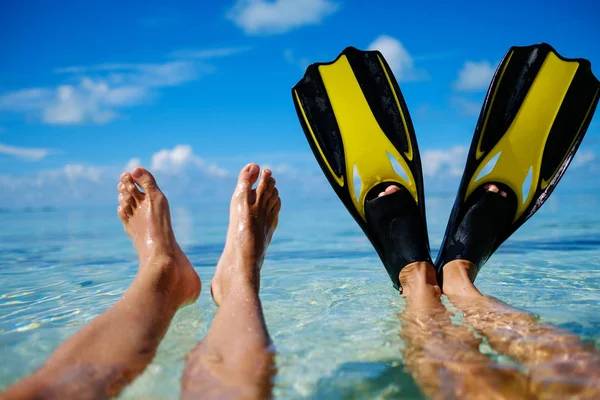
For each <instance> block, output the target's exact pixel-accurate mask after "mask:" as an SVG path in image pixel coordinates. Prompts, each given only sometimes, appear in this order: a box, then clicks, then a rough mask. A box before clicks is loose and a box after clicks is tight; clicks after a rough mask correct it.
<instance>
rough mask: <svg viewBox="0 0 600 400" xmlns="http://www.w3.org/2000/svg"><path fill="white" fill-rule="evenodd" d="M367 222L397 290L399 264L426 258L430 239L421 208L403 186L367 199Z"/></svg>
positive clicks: (401, 266) (425, 259)
mask: <svg viewBox="0 0 600 400" xmlns="http://www.w3.org/2000/svg"><path fill="white" fill-rule="evenodd" d="M365 210H366V217H367V222H368V224H369V226H370V227H371V228H372V229H373V231H374V232H375V233H376V235H377V238H376V239H377V241H378V244H379V246H376V247H379V248H380V249H381V251H382V252H383V259H384V260H383V261H384V264H385V268H386V269H387V272H388V274H389V275H390V278H391V279H392V282H393V283H394V287H395V288H396V289H398V290H400V291H402V288H401V287H400V280H399V274H400V271H401V270H402V268H404V267H405V266H406V265H408V264H410V263H413V262H416V261H429V262H431V256H430V253H429V240H428V237H427V228H426V226H425V220H424V218H423V216H422V215H421V209H420V208H419V207H418V206H417V204H416V203H415V200H414V199H413V197H412V196H411V194H410V193H409V192H408V191H407V190H406V189H404V188H401V189H400V190H399V191H397V192H394V193H392V194H388V195H385V196H382V197H377V198H375V199H373V200H367V201H366V205H365Z"/></svg>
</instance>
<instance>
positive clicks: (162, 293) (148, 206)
mask: <svg viewBox="0 0 600 400" xmlns="http://www.w3.org/2000/svg"><path fill="white" fill-rule="evenodd" d="M134 183H137V184H138V185H139V186H140V187H141V188H142V189H143V190H144V193H142V192H140V191H139V190H138V189H137V187H136V185H135V184H134ZM118 189H119V192H121V193H120V195H119V204H120V205H119V209H118V214H119V217H120V218H121V221H122V222H123V225H124V228H125V231H126V232H127V234H128V235H129V236H130V237H131V239H132V241H133V244H134V246H135V248H136V250H137V252H138V256H139V260H140V267H139V270H138V273H137V275H136V277H135V279H134V281H133V283H132V284H131V286H130V287H129V288H128V289H127V291H126V292H125V294H123V296H122V297H121V299H120V300H119V301H118V302H117V303H116V304H115V305H114V306H112V307H111V308H110V309H108V310H107V311H106V312H105V313H104V314H102V315H100V316H99V317H97V318H96V319H94V320H93V321H92V322H91V323H90V324H88V325H86V326H84V327H83V328H82V329H81V330H79V331H78V332H77V333H76V334H75V335H73V336H72V337H71V338H70V339H69V340H67V341H66V342H65V343H64V344H62V345H61V346H60V347H59V348H58V349H57V350H56V351H55V352H54V354H52V356H51V357H50V358H49V359H48V361H47V362H46V363H45V364H44V365H43V366H42V367H41V368H40V369H39V370H37V371H36V372H35V373H34V374H33V375H31V376H30V377H28V378H25V379H23V380H22V381H20V382H18V383H17V384H15V385H14V386H12V387H11V388H9V389H8V390H7V391H6V392H5V393H4V395H3V396H2V398H3V399H40V398H58V399H70V398H73V399H93V398H108V397H112V396H115V395H117V394H119V393H120V392H121V390H122V389H123V388H124V387H125V385H127V384H128V383H130V382H131V381H132V380H133V379H134V378H135V377H136V376H137V375H139V374H140V373H141V372H142V371H143V370H144V369H145V368H146V366H147V365H148V364H149V363H150V362H151V361H152V358H153V357H154V354H155V352H156V348H157V347H158V344H159V342H160V341H161V339H162V337H163V336H164V334H165V332H166V330H167V328H168V326H169V323H170V322H171V319H172V318H173V316H174V314H175V312H176V311H177V309H178V308H179V307H181V306H182V305H185V304H188V303H192V302H194V301H195V300H196V299H197V298H198V296H199V294H200V288H201V285H200V279H199V278H198V275H197V274H196V272H195V271H194V269H193V268H192V265H191V264H190V262H189V261H188V259H187V257H186V256H185V255H184V254H183V252H182V251H181V249H180V248H179V245H178V244H177V242H176V240H175V235H174V234H173V229H172V228H171V219H170V214H169V205H168V203H167V199H166V198H165V196H164V195H163V193H162V192H161V191H160V190H159V188H158V186H157V185H156V181H155V180H154V177H153V176H152V175H151V174H150V172H148V171H146V170H145V169H142V168H136V169H134V170H133V171H132V173H131V174H129V173H125V174H123V175H122V176H121V182H120V183H119V185H118Z"/></svg>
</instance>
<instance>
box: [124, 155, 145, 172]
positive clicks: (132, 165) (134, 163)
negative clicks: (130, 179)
mask: <svg viewBox="0 0 600 400" xmlns="http://www.w3.org/2000/svg"><path fill="white" fill-rule="evenodd" d="M141 165H142V160H140V159H139V158H132V159H131V160H129V161H127V164H125V168H124V170H125V171H132V170H133V169H134V168H136V167H140V166H141Z"/></svg>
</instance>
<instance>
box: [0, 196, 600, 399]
mask: <svg viewBox="0 0 600 400" xmlns="http://www.w3.org/2000/svg"><path fill="white" fill-rule="evenodd" d="M284 200H285V198H284ZM452 201H453V198H452V196H430V197H429V198H428V219H429V231H430V239H431V242H432V248H434V249H436V248H437V247H438V246H439V244H440V242H441V240H442V235H443V230H444V228H445V225H446V219H447V216H448V214H449V210H450V206H451V204H452ZM226 208H227V206H226V205H225V204H219V205H214V204H213V205H208V206H207V205H202V206H201V205H196V206H181V205H178V204H172V210H173V219H174V225H175V231H176V234H177V237H178V240H179V241H180V243H181V244H182V245H183V247H184V249H185V251H186V252H187V254H188V256H189V258H190V259H191V261H192V263H193V264H194V265H195V267H196V269H197V271H198V273H199V274H200V276H201V278H202V280H203V281H204V283H205V289H207V288H208V283H209V282H210V278H211V277H212V274H213V271H214V267H215V264H216V261H217V259H218V257H219V255H220V252H221V250H222V247H223V241H224V237H225V231H226V223H227V220H226V217H227V213H226ZM599 211H600V196H598V195H596V194H572V193H556V194H555V195H553V196H552V197H551V198H550V200H549V201H548V203H547V204H546V205H545V206H544V207H543V208H542V209H541V210H540V212H538V214H536V216H534V218H533V219H532V220H530V221H529V222H528V223H527V224H526V225H525V226H524V227H523V228H522V229H521V230H520V231H519V232H517V234H516V235H515V236H513V237H512V238H511V239H510V240H509V241H508V242H507V243H505V244H504V245H503V246H502V247H501V249H500V250H499V251H498V252H497V253H496V255H495V256H494V257H493V258H492V259H491V260H490V262H489V263H488V264H487V265H486V266H485V268H484V269H483V271H482V272H481V274H480V276H479V277H478V281H477V283H478V286H479V287H480V289H481V290H482V291H483V292H484V293H486V294H490V295H493V296H495V297H498V298H500V299H501V300H504V301H506V302H508V303H509V304H512V305H514V306H517V307H520V308H523V309H526V310H529V311H531V312H533V313H536V314H538V315H540V316H541V318H542V320H544V321H547V322H551V323H554V324H556V325H557V326H559V327H562V328H566V329H569V330H571V331H572V332H574V333H576V334H577V335H579V336H581V337H582V338H583V339H584V340H586V341H591V342H593V343H595V345H596V346H597V347H598V348H600V311H599V310H600V279H599V278H600V213H599ZM0 226H2V229H1V230H0V360H2V363H0V389H1V388H5V387H6V386H7V385H9V384H10V383H12V382H14V381H15V380H17V379H18V378H20V377H22V376H24V375H26V374H28V373H30V372H31V371H32V370H34V369H35V368H36V367H38V366H40V365H41V364H42V363H43V361H44V360H45V359H46V358H47V357H48V355H49V354H50V353H51V352H52V351H53V349H55V348H56V347H57V346H58V344H59V343H61V342H62V341H63V340H65V339H66V338H67V337H69V336H70V335H71V334H72V333H73V332H75V331H76V330H77V329H78V328H79V327H81V326H82V325H83V324H85V323H86V322H88V321H90V320H91V319H92V318H94V317H95V316H97V315H98V314H99V313H101V312H102V311H104V310H105V309H106V308H107V307H108V306H110V305H111V304H113V303H114V302H115V301H116V300H117V299H118V298H119V296H120V295H121V294H122V293H123V291H124V290H125V288H126V287H127V286H128V284H129V283H130V282H131V280H132V278H133V276H134V274H135V271H136V268H137V264H136V256H135V252H134V250H133V247H132V246H131V244H130V242H129V240H128V238H127V237H126V235H125V233H124V232H123V231H122V228H121V226H120V224H119V221H118V219H117V217H116V215H115V213H114V208H113V207H107V208H79V209H70V210H67V209H53V210H44V211H42V210H29V211H23V210H20V211H14V210H13V211H10V210H4V211H2V212H1V213H0ZM434 256H435V254H434ZM262 299H263V305H264V308H265V315H266V319H267V323H268V326H269V330H270V333H271V336H272V338H273V341H274V343H275V345H276V347H277V350H278V355H277V364H278V368H279V373H278V375H277V378H276V387H275V391H274V394H275V397H276V398H324V399H325V398H326V399H335V398H377V397H382V398H385V397H393V398H418V397H419V396H420V394H419V391H418V389H417V388H416V386H415V383H414V382H413V380H412V378H411V376H410V375H409V374H407V373H406V372H404V371H403V364H402V356H401V348H402V346H403V343H402V340H401V339H400V337H399V330H400V328H401V326H400V322H399V319H398V317H397V314H398V313H399V312H400V311H401V310H402V308H403V305H404V301H403V300H402V299H401V298H400V296H398V294H397V293H396V292H394V290H393V289H392V288H391V284H390V282H389V281H388V278H387V275H386V274H385V272H384V269H383V267H382V266H381V265H380V262H379V259H378V258H377V256H376V254H375V253H374V251H373V250H372V248H371V246H370V244H369V242H368V241H367V240H366V239H365V238H364V236H363V235H362V233H361V231H360V230H359V229H358V227H357V226H356V225H355V223H354V221H353V220H352V219H351V218H350V217H349V216H348V214H347V213H346V211H345V209H343V207H342V206H341V205H340V203H338V202H337V200H336V199H334V198H333V197H329V198H327V199H325V200H324V201H322V202H319V203H314V204H289V203H284V209H283V211H282V218H281V224H280V227H279V230H278V232H277V233H276V236H275V239H274V241H273V243H272V246H271V248H270V250H269V253H268V256H267V260H266V262H265V265H264V267H263V283H262ZM214 312H215V307H214V305H213V304H212V301H211V299H210V293H209V291H208V290H205V291H204V292H203V293H202V295H201V297H200V300H199V301H198V302H197V304H195V305H193V306H190V307H187V308H185V309H182V310H181V311H180V312H179V313H178V314H177V315H176V317H175V320H174V322H173V325H172V327H171V329H170V331H169V332H168V334H167V336H166V338H165V340H164V341H163V343H162V345H161V347H160V348H159V352H158V356H157V357H156V359H155V361H154V362H153V363H152V364H151V365H150V367H149V368H148V369H147V371H146V372H145V373H144V374H143V375H142V376H141V377H140V378H138V380H137V381H136V382H135V383H134V384H133V385H132V386H131V387H130V388H129V389H128V390H127V391H125V393H124V394H123V395H122V397H123V398H140V397H143V398H173V397H175V396H176V395H177V394H178V392H179V380H180V376H181V371H182V369H183V357H184V355H185V354H186V353H187V352H188V351H189V350H190V349H191V348H192V347H193V346H194V345H195V343H196V341H197V340H199V339H201V338H202V337H203V336H204V335H205V334H206V332H207V330H208V328H209V325H210V322H211V320H212V317H213V314H214Z"/></svg>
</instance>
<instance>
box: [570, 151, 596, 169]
mask: <svg viewBox="0 0 600 400" xmlns="http://www.w3.org/2000/svg"><path fill="white" fill-rule="evenodd" d="M595 159H596V154H594V152H593V151H591V150H582V151H579V152H578V153H577V154H575V157H574V158H573V163H572V165H573V168H580V167H583V166H585V165H588V164H589V163H591V162H592V161H594V160H595Z"/></svg>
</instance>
